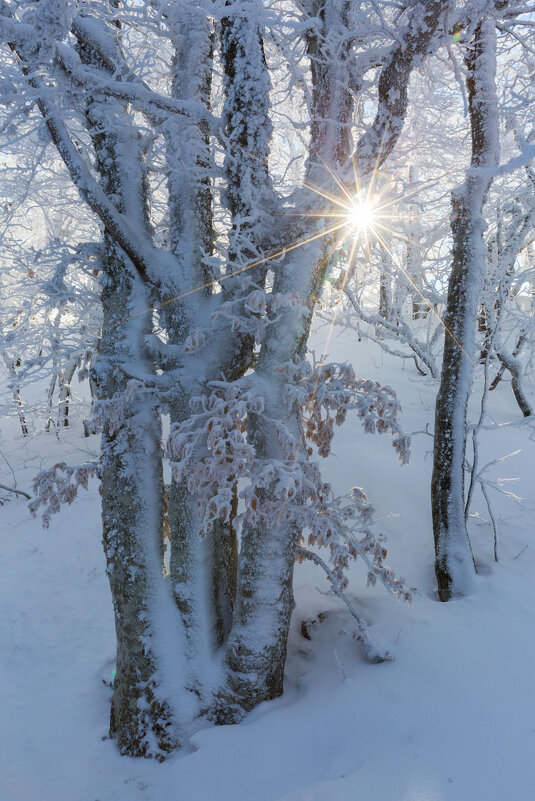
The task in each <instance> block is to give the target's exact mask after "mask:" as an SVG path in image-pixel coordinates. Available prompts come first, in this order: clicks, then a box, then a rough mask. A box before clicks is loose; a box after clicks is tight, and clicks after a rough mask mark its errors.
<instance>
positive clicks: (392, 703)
mask: <svg viewBox="0 0 535 801" xmlns="http://www.w3.org/2000/svg"><path fill="white" fill-rule="evenodd" d="M323 336H324V335H323V333H322V332H321V331H320V332H319V333H318V334H317V337H318V342H319V341H320V338H321V337H323ZM320 349H321V348H320ZM331 352H332V354H333V357H335V358H337V359H338V360H343V359H349V360H351V361H352V362H353V363H354V365H355V367H356V369H357V371H358V372H359V374H361V375H367V376H370V377H373V378H377V379H378V380H379V381H381V382H382V383H389V384H391V385H392V386H394V388H395V389H396V390H397V391H398V393H399V396H400V398H401V400H402V403H403V407H404V415H403V422H404V426H405V429H406V430H408V431H415V430H422V429H423V428H424V426H425V423H426V422H430V423H431V424H432V415H433V400H434V394H435V392H436V386H435V385H434V384H433V383H432V382H429V381H426V380H425V379H422V378H421V377H419V376H418V375H417V374H416V373H415V371H414V369H413V368H412V367H411V366H410V365H409V363H407V364H406V365H405V367H403V365H402V363H401V362H400V361H398V360H394V359H392V358H391V357H387V356H384V355H383V354H382V353H381V352H380V351H378V350H377V349H376V348H372V347H371V346H369V345H366V344H365V343H357V342H356V341H355V339H354V338H352V337H351V336H350V335H344V336H343V337H341V338H337V339H334V340H333V342H332V345H331ZM476 407H477V404H475V405H474V411H475V410H476ZM488 422H489V423H490V422H492V423H495V424H496V425H498V426H499V427H498V428H497V430H493V431H486V432H485V433H484V438H483V441H482V462H483V463H485V462H486V461H490V460H491V459H494V458H496V457H500V456H503V455H506V454H508V453H510V452H512V451H515V450H517V449H521V452H520V453H519V454H518V455H516V456H515V457H513V458H511V459H510V460H508V461H505V462H502V463H498V464H497V465H495V466H493V467H492V468H490V469H489V477H491V478H494V479H495V478H498V477H505V478H511V477H517V476H518V477H520V478H521V480H520V481H519V482H518V483H516V484H513V485H511V486H509V485H507V487H506V488H509V489H512V490H513V491H514V492H515V493H517V494H518V495H519V496H521V497H522V498H523V499H524V500H523V501H522V503H521V504H515V503H513V502H512V501H511V500H509V499H507V498H504V497H503V496H500V495H499V494H497V493H494V494H493V499H494V501H493V502H494V508H495V512H496V517H497V521H498V526H499V553H500V561H499V562H498V563H497V564H496V563H495V562H494V561H493V555H492V533H491V530H490V527H489V525H488V522H486V521H487V517H488V516H487V514H486V510H485V508H484V504H483V503H482V498H481V497H480V496H478V497H477V498H476V504H475V511H477V512H480V513H481V517H479V518H475V519H473V520H472V521H471V524H470V526H471V533H472V536H473V540H474V548H475V552H476V558H477V561H478V565H479V569H480V575H479V577H478V578H477V581H476V586H475V592H474V594H473V595H472V596H471V597H469V598H466V599H464V600H460V601H455V602H452V603H449V604H440V603H438V602H437V600H436V596H435V591H434V582H433V545H432V532H431V521H430V510H429V500H428V496H429V483H430V469H431V454H430V448H431V445H432V440H431V438H430V437H429V436H427V435H426V434H418V435H416V436H415V437H414V440H413V457H412V461H411V464H410V465H408V466H405V467H402V466H400V465H399V463H398V462H397V460H396V456H395V452H394V450H393V449H392V448H391V446H390V444H389V442H388V440H387V439H386V438H381V437H379V436H370V435H365V434H364V433H363V432H362V430H361V428H360V426H359V423H358V422H356V421H349V422H348V423H347V425H346V426H345V427H344V429H343V432H341V433H340V435H339V436H338V437H337V440H336V444H335V448H334V454H333V456H332V458H330V461H329V464H328V466H327V474H328V477H329V479H330V480H331V481H333V482H334V483H335V484H336V487H337V488H338V490H339V491H340V492H342V491H346V490H347V489H349V488H350V487H351V486H353V485H354V484H358V485H361V486H363V487H364V488H365V489H366V491H367V492H368V493H369V495H370V497H371V498H372V500H373V502H374V503H375V506H376V508H377V514H378V518H382V519H381V522H380V526H381V528H382V530H384V531H385V532H386V533H387V534H388V536H389V543H390V564H391V566H392V567H394V569H395V570H396V571H397V572H400V573H402V574H403V575H404V576H406V578H407V580H408V582H409V584H411V585H413V584H414V585H416V586H417V587H418V588H419V589H420V595H419V597H418V598H417V600H416V603H415V605H414V607H413V608H409V607H408V606H405V605H403V604H401V603H399V602H396V601H394V600H393V599H391V597H389V596H387V595H386V593H385V592H384V591H383V590H382V588H380V587H376V588H375V589H374V590H367V589H365V587H364V584H365V581H364V577H363V574H362V572H361V570H360V569H357V567H355V570H354V580H353V581H352V584H351V591H352V593H353V595H354V597H355V602H356V603H357V604H358V606H359V608H360V609H361V610H362V612H363V615H364V617H365V618H366V619H367V620H368V622H369V623H370V624H371V625H372V634H373V636H374V637H375V638H376V639H377V640H378V641H380V642H381V643H383V644H385V645H387V646H388V647H389V648H391V649H392V650H393V651H394V652H395V655H396V661H395V662H394V663H391V664H383V665H369V664H367V663H366V662H364V660H363V658H362V656H361V653H360V650H359V646H358V644H356V643H355V642H354V641H353V640H352V639H351V636H350V634H351V631H352V627H351V620H350V619H349V618H348V617H347V615H346V614H345V612H344V610H343V609H342V608H341V606H340V604H339V602H337V601H336V599H333V598H330V597H326V596H324V595H321V594H320V593H319V592H318V591H317V588H320V589H322V590H326V589H327V587H326V583H325V581H324V579H323V576H322V575H321V574H320V573H318V572H317V569H316V568H315V567H314V566H313V565H309V564H307V565H304V566H300V567H298V568H297V572H296V597H297V608H296V611H295V615H294V620H293V631H292V637H291V641H290V648H289V658H288V663H287V679H286V691H285V694H284V696H283V697H282V698H280V699H279V700H277V701H275V702H272V703H268V704H263V705H262V706H261V707H260V708H259V709H257V710H255V711H254V712H253V713H252V714H251V715H250V716H249V717H248V718H247V720H246V721H245V722H243V723H242V724H240V725H239V726H231V727H221V728H214V729H208V730H204V731H202V732H200V733H199V734H197V735H196V736H195V737H194V739H193V742H192V749H191V752H190V753H188V754H179V755H176V756H174V757H172V758H171V759H169V761H168V762H166V763H165V764H163V765H160V764H158V763H156V762H152V761H144V760H133V759H129V758H125V757H120V756H119V755H118V753H117V751H116V749H115V745H114V743H113V742H112V741H110V740H109V739H106V731H107V717H108V708H109V696H110V688H109V686H108V685H107V684H106V683H105V682H109V680H110V679H111V672H112V669H113V658H114V631H113V617H112V608H111V600H110V596H109V591H108V587H107V580H106V577H105V574H104V557H103V554H102V552H101V545H100V527H99V498H98V492H97V489H96V486H93V487H92V488H91V491H90V492H89V493H83V492H82V493H81V495H80V497H79V499H78V501H77V502H75V504H74V505H73V506H71V507H68V508H67V509H65V510H64V511H63V512H62V513H61V514H60V515H58V516H56V517H55V518H53V520H52V524H51V527H50V529H49V530H44V529H42V528H41V525H40V523H39V521H37V520H33V519H32V518H31V516H30V515H29V513H28V511H27V508H26V506H25V502H24V501H22V500H15V499H11V500H10V501H9V502H7V503H5V504H4V505H3V506H1V507H0V548H1V554H2V558H1V561H0V586H1V593H2V615H1V617H0V686H1V688H2V696H1V697H2V701H1V715H0V801H212V800H217V801H283V800H284V801H355V800H356V799H361V800H362V801H528V800H529V799H530V798H532V797H533V793H534V790H533V788H534V787H535V759H534V754H535V701H534V693H533V686H532V665H533V661H534V658H535V636H534V627H533V609H535V582H534V581H533V575H534V572H535V564H534V563H535V543H534V542H533V530H534V517H535V501H534V497H533V477H532V476H533V466H534V465H535V445H534V438H535V437H534V434H533V430H534V429H533V426H530V425H529V424H528V423H526V422H523V421H522V420H521V417H520V414H519V412H518V411H517V409H516V407H515V404H514V401H513V400H512V394H511V391H510V386H509V385H508V384H507V383H506V382H505V381H504V382H502V385H501V386H500V389H499V390H498V391H496V392H494V393H492V395H491V399H490V418H489V421H488ZM2 434H3V437H2V444H1V446H0V447H1V451H2V454H4V456H5V457H6V458H7V459H8V461H9V462H10V463H11V465H12V466H13V467H14V468H15V470H16V473H17V479H18V486H19V487H20V488H24V489H28V488H29V487H30V482H31V477H32V475H33V474H34V473H35V472H36V470H37V469H38V468H39V466H40V465H41V464H51V463H54V461H57V460H58V459H64V460H66V461H69V462H72V463H76V462H79V461H83V460H85V459H86V458H87V453H86V451H87V449H88V448H89V449H91V448H93V449H96V448H97V447H98V442H97V441H96V438H92V439H91V440H84V439H83V438H82V435H81V428H76V429H74V428H73V429H72V430H71V431H69V432H67V433H65V432H63V433H62V434H61V441H59V440H58V439H56V437H55V436H54V435H53V434H48V435H46V434H44V433H41V434H36V435H34V436H32V437H31V438H30V439H29V440H26V441H23V440H22V437H21V436H20V435H19V434H18V433H17V429H16V427H15V422H14V421H6V422H5V423H3V424H2ZM530 434H531V437H532V439H531V440H530V438H529V436H530ZM0 461H2V465H1V466H0V483H5V484H11V483H12V479H13V476H12V475H11V473H10V470H9V469H8V467H7V465H6V463H5V461H4V460H0ZM321 612H327V614H326V615H322V619H321V621H320V620H319V618H318V615H319V613H321ZM302 620H314V621H315V622H314V623H313V624H312V625H311V626H310V627H309V632H310V637H311V639H310V640H307V639H305V638H303V637H302V636H301V633H300V632H301V622H302Z"/></svg>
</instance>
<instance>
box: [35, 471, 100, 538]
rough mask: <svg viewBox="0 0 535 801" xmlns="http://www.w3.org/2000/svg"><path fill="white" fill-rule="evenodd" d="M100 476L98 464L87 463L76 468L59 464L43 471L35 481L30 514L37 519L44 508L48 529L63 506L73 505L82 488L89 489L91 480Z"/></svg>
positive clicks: (43, 519)
mask: <svg viewBox="0 0 535 801" xmlns="http://www.w3.org/2000/svg"><path fill="white" fill-rule="evenodd" d="M98 475H99V470H98V464H97V463H96V462H85V463H84V464H79V465H75V466H74V467H73V466H70V465H67V464H66V463H65V462H59V463H58V464H56V465H54V467H52V468H51V469H50V470H41V471H40V472H39V473H38V474H37V476H36V477H35V478H34V481H33V491H34V497H33V498H32V500H31V501H30V503H29V504H28V506H29V509H30V512H31V513H32V515H33V516H34V517H36V516H37V512H38V511H39V509H40V508H41V507H43V512H42V521H43V526H44V527H45V528H48V527H49V525H50V518H51V517H52V515H53V514H57V513H58V512H59V511H60V509H61V505H62V504H64V503H68V504H71V503H72V502H73V501H74V499H75V498H76V496H77V495H78V490H79V489H80V487H83V488H84V489H87V488H88V483H89V479H90V478H93V477H94V476H98Z"/></svg>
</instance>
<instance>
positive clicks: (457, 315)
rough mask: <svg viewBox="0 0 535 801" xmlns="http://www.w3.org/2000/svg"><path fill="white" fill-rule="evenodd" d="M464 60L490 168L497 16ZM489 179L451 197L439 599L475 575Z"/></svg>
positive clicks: (463, 589)
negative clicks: (471, 526)
mask: <svg viewBox="0 0 535 801" xmlns="http://www.w3.org/2000/svg"><path fill="white" fill-rule="evenodd" d="M466 66H467V71H468V77H467V88H468V100H469V109H470V123H471V131H472V158H471V167H472V168H476V169H477V168H493V167H495V165H496V163H497V160H498V128H497V125H498V123H497V100H496V91H495V69H496V29H495V21H494V19H493V18H491V17H488V18H484V19H482V20H481V22H480V23H479V24H478V26H477V29H476V31H475V34H474V38H473V41H472V43H471V45H470V49H469V51H468V54H467V56H466ZM490 183H491V178H490V176H489V173H488V172H484V171H481V172H477V171H474V172H471V173H469V174H468V176H467V178H466V181H465V183H464V185H463V186H462V187H461V189H460V190H458V191H456V192H455V193H454V195H453V200H452V217H451V231H452V237H453V263H452V270H451V275H450V280H449V286H448V299H447V306H446V313H445V315H444V328H445V343H444V357H443V363H442V374H441V380H440V388H439V391H438V395H437V401H436V411H435V445H434V461H433V477H432V485H431V501H432V511H433V530H434V537H435V552H436V561H435V571H436V576H437V582H438V593H439V598H440V600H441V601H447V600H449V599H450V598H451V597H452V596H456V595H462V594H465V593H467V592H469V589H470V585H471V579H472V575H473V573H474V561H473V557H472V553H471V547H470V543H469V539H468V533H467V530H466V524H465V515H464V508H465V502H464V459H465V450H466V414H467V405H468V398H469V396H470V392H471V387H472V381H473V374H474V359H475V331H476V325H477V317H478V308H479V301H480V295H481V290H482V287H483V280H484V275H485V265H486V248H485V244H484V241H483V231H484V230H485V221H484V218H483V205H484V202H485V198H486V196H487V192H488V189H489V186H490Z"/></svg>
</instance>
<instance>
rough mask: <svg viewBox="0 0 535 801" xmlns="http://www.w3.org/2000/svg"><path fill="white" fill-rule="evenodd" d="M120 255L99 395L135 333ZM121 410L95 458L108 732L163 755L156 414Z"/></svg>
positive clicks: (165, 708)
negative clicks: (113, 654) (108, 606)
mask: <svg viewBox="0 0 535 801" xmlns="http://www.w3.org/2000/svg"><path fill="white" fill-rule="evenodd" d="M123 258H124V257H123V256H122V254H120V253H119V252H118V250H117V249H116V248H115V247H114V246H113V245H110V244H108V260H109V262H111V261H113V265H112V264H111V263H109V267H110V268H111V269H110V271H109V275H110V281H109V283H108V285H107V286H106V287H105V288H104V289H103V293H102V306H103V315H104V318H103V337H102V343H101V352H100V354H99V356H98V359H97V363H96V365H95V367H94V368H93V372H94V378H95V382H96V385H97V387H98V396H99V400H101V401H106V400H110V399H111V398H113V396H114V395H115V394H116V393H124V392H125V390H126V383H127V379H126V376H125V373H124V362H123V360H122V359H121V355H122V357H123V359H124V361H125V362H126V361H129V357H130V358H131V354H128V353H127V352H125V353H123V354H120V353H118V352H117V345H116V338H121V337H124V339H125V340H126V341H128V340H130V339H131V337H132V336H133V335H135V332H132V330H131V325H129V323H128V320H129V318H130V316H131V315H132V312H133V304H132V290H133V287H132V285H131V281H130V280H129V279H128V278H125V275H124V272H123V271H120V270H119V271H118V272H119V273H120V275H119V276H118V277H117V280H116V281H114V280H113V278H112V276H113V275H114V272H115V270H114V267H117V266H118V265H120V266H121V267H123V268H124V262H123ZM121 272H122V275H121ZM129 329H130V330H129ZM137 333H138V336H140V335H141V336H142V334H143V332H142V331H141V332H137ZM122 413H123V414H122V419H121V420H120V422H118V424H116V425H114V424H112V423H111V422H107V423H106V424H105V427H104V431H103V434H102V446H101V463H100V465H101V466H100V470H101V482H102V524H103V543H104V552H105V555H106V564H107V573H108V578H109V582H110V589H111V594H112V599H113V606H114V612H115V630H116V636H117V662H116V674H115V679H114V686H113V700H112V709H111V718H110V733H111V735H112V736H115V737H116V738H117V742H118V746H119V749H120V750H121V753H123V754H128V755H130V756H160V757H162V756H164V755H165V754H166V753H168V752H169V751H171V750H172V749H173V748H175V747H176V745H177V740H176V736H175V734H174V731H173V721H172V716H171V710H170V707H169V704H168V701H167V699H166V698H165V697H164V696H163V694H162V692H161V689H162V688H161V682H160V678H159V676H158V669H159V660H158V655H157V654H158V647H157V646H155V645H154V636H155V631H154V616H155V615H156V614H158V610H157V609H156V608H155V595H156V594H157V589H156V588H157V587H158V583H159V582H160V581H161V575H159V571H158V568H159V565H160V564H161V547H162V546H161V543H162V528H163V517H162V513H163V476H162V472H161V458H160V449H161V445H160V438H161V431H160V421H159V412H158V408H157V406H156V404H155V402H154V400H150V399H149V400H147V399H146V398H145V397H144V396H143V395H142V396H141V398H135V397H133V398H132V399H131V400H130V401H129V402H126V403H125V404H124V405H123V408H122Z"/></svg>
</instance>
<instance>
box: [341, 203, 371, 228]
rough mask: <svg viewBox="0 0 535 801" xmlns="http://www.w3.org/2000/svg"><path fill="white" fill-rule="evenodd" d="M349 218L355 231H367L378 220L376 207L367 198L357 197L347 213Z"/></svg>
mask: <svg viewBox="0 0 535 801" xmlns="http://www.w3.org/2000/svg"><path fill="white" fill-rule="evenodd" d="M347 220H348V223H349V225H350V227H351V228H352V229H353V230H354V231H355V233H361V232H364V231H367V230H369V229H371V228H373V226H374V224H375V223H376V222H377V211H376V208H375V206H374V204H373V203H372V202H371V201H369V200H367V199H366V198H361V199H356V200H355V202H354V203H353V204H352V205H351V208H350V210H349V211H348V213H347Z"/></svg>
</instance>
